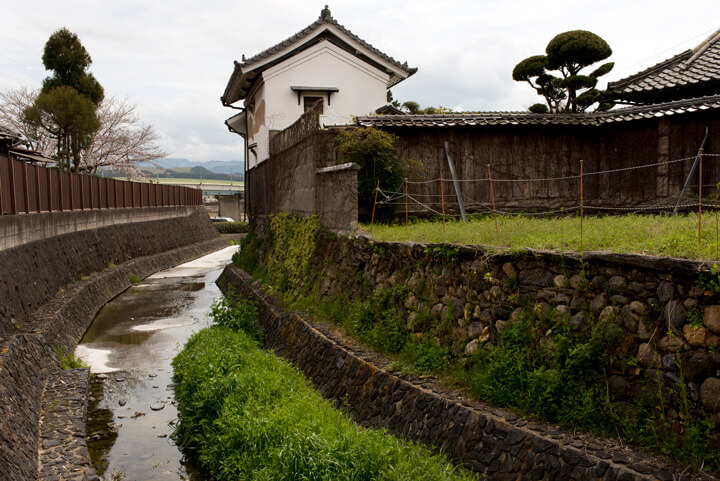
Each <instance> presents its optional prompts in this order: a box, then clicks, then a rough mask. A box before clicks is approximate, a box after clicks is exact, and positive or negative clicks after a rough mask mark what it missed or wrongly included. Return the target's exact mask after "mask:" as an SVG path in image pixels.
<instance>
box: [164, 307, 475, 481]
mask: <svg viewBox="0 0 720 481" xmlns="http://www.w3.org/2000/svg"><path fill="white" fill-rule="evenodd" d="M222 315H225V314H222ZM215 320H216V322H223V321H220V320H219V319H218V318H216V319H215ZM173 367H174V370H175V381H176V382H177V386H176V389H175V396H176V399H177V401H178V410H179V419H180V421H179V424H178V427H177V429H176V431H175V433H174V434H173V438H174V439H175V441H176V442H177V443H178V444H179V445H181V446H184V447H185V449H186V452H187V453H188V454H189V455H191V456H192V457H195V458H197V460H198V461H199V463H200V464H201V465H202V466H203V467H204V468H205V469H206V470H207V471H208V472H209V474H210V475H211V476H212V477H213V478H214V479H223V480H240V479H242V480H246V479H248V480H268V479H274V480H299V479H313V480H337V479H353V480H363V479H368V480H369V479H377V480H382V479H388V480H390V479H392V480H398V479H414V480H421V481H422V480H461V479H462V480H469V479H471V478H470V476H469V475H467V474H465V473H464V472H462V471H460V470H459V469H457V468H454V467H453V466H452V465H451V464H449V463H448V461H447V460H446V459H445V458H444V457H442V456H439V455H433V454H432V453H431V452H430V451H429V450H428V449H427V448H425V447H420V446H414V445H412V444H410V443H407V442H403V441H399V440H397V439H396V438H394V437H392V436H391V435H389V434H388V433H387V432H386V431H384V430H365V429H362V428H361V427H359V426H357V425H356V424H354V423H352V422H351V421H350V420H349V419H347V418H346V417H345V416H344V415H343V414H342V413H341V412H340V411H339V410H337V409H335V408H333V407H332V405H331V404H330V403H329V402H328V401H326V400H324V399H323V398H322V397H321V396H320V395H319V394H318V393H317V392H315V391H314V390H313V389H312V388H311V387H310V385H309V383H308V381H307V380H305V378H304V377H303V376H302V374H301V373H300V372H299V371H298V370H297V369H296V368H294V367H293V366H291V365H290V364H289V363H287V362H285V361H283V360H281V359H279V358H277V357H275V356H274V355H272V354H270V353H267V352H264V351H262V350H260V349H259V348H258V346H257V342H256V341H255V340H254V339H253V338H251V337H250V336H248V335H246V334H245V333H244V332H242V331H233V330H232V329H230V328H228V327H223V326H220V325H217V326H212V327H210V328H207V329H203V330H202V331H200V332H198V333H196V334H195V335H193V336H192V337H191V338H190V340H189V341H188V343H187V344H186V346H185V348H184V349H183V350H182V351H181V352H180V353H179V354H178V355H177V356H176V357H175V359H174V360H173Z"/></svg>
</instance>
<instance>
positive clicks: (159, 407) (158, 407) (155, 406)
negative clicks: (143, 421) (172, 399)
mask: <svg viewBox="0 0 720 481" xmlns="http://www.w3.org/2000/svg"><path fill="white" fill-rule="evenodd" d="M164 408H165V405H164V404H161V403H155V404H152V405H150V409H152V410H153V411H162V410H163V409H164Z"/></svg>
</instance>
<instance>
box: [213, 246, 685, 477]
mask: <svg viewBox="0 0 720 481" xmlns="http://www.w3.org/2000/svg"><path fill="white" fill-rule="evenodd" d="M335 247H340V245H335ZM344 253H345V254H350V253H349V252H347V251H345V252H344ZM350 262H354V260H352V261H350ZM218 285H219V286H220V287H221V289H222V290H223V291H224V292H227V291H228V290H230V289H232V290H233V291H234V292H236V293H240V294H241V295H243V296H245V297H248V298H251V299H253V300H254V301H255V302H256V303H257V305H258V310H259V322H260V325H261V328H262V330H263V332H264V334H265V337H264V339H265V346H266V347H267V348H270V349H273V350H274V351H275V352H276V353H277V354H279V355H281V356H283V357H285V358H287V359H288V360H290V361H292V362H293V363H294V364H295V365H296V366H297V367H298V368H299V369H300V370H302V371H303V372H304V373H305V374H306V375H307V376H308V377H309V378H310V379H311V380H312V382H313V384H314V385H315V386H316V388H317V389H318V390H319V391H320V392H322V393H323V395H324V396H325V397H327V398H330V399H334V400H336V401H337V403H338V404H339V405H342V406H343V407H344V408H345V409H348V410H349V411H350V413H351V414H352V415H353V417H354V418H355V419H356V420H357V421H358V422H360V423H361V424H363V425H365V426H376V427H384V428H387V429H389V430H390V431H391V432H393V433H395V434H396V435H399V436H402V437H405V438H408V439H412V440H415V441H418V442H422V443H425V444H428V445H432V446H436V447H438V448H440V449H442V451H443V452H445V453H446V454H447V455H448V456H450V457H451V458H453V459H456V460H458V461H460V462H462V463H463V464H465V465H466V466H467V467H469V468H471V469H473V470H474V471H475V472H477V473H483V474H484V475H486V476H487V478H488V479H493V480H495V479H497V480H510V479H532V480H568V479H597V480H623V481H630V480H663V481H665V480H667V481H669V480H672V479H690V477H689V476H686V477H685V478H683V477H682V476H680V475H677V476H674V475H673V471H672V467H670V466H667V465H663V463H661V462H659V461H658V460H656V459H653V458H651V457H648V456H642V455H639V454H637V453H633V452H630V451H628V450H626V449H622V448H618V447H614V448H613V447H609V446H608V445H604V444H602V443H599V442H597V441H595V440H592V439H589V438H581V437H573V436H570V435H568V434H567V433H565V432H563V431H562V430H559V429H556V428H553V427H552V426H546V425H541V424H537V423H533V422H528V421H527V420H524V419H522V418H519V417H518V416H516V415H514V414H512V413H510V412H507V411H504V410H502V409H497V408H492V407H491V406H487V405H484V404H482V403H479V402H475V401H471V400H469V399H467V398H463V397H462V396H461V395H459V394H458V393H457V392H455V391H448V390H444V389H442V387H441V386H439V385H438V384H437V383H435V382H434V381H432V380H431V379H427V378H426V377H425V378H412V377H409V376H407V375H403V376H402V377H401V376H399V375H398V374H397V373H395V372H393V371H392V370H391V369H389V366H388V363H387V360H383V359H382V358H380V357H379V356H377V355H376V354H374V353H371V352H368V351H367V350H364V349H363V348H362V347H360V346H358V345H357V344H356V343H353V342H352V341H351V340H348V339H347V338H346V337H342V336H340V335H338V334H336V333H334V332H333V331H332V330H331V329H328V326H326V325H324V324H322V323H319V322H317V321H311V320H308V319H305V318H303V317H301V316H300V315H298V314H297V313H286V312H283V311H282V310H281V309H280V308H278V307H277V306H276V304H275V302H274V301H273V299H272V298H271V297H269V296H268V295H266V294H265V293H263V292H262V290H261V289H260V288H259V287H258V286H257V284H253V283H252V278H251V277H249V276H248V275H247V274H245V273H244V272H243V271H241V270H239V269H237V268H235V267H227V268H226V269H225V271H224V272H223V274H222V275H221V277H220V279H218Z"/></svg>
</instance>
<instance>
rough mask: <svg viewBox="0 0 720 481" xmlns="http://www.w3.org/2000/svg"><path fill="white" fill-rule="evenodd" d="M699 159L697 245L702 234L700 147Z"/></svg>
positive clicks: (701, 157) (701, 156)
mask: <svg viewBox="0 0 720 481" xmlns="http://www.w3.org/2000/svg"><path fill="white" fill-rule="evenodd" d="M699 155H700V161H699V163H698V185H699V186H700V188H699V189H698V192H699V195H698V197H699V200H698V245H700V236H701V235H702V187H703V186H702V183H703V180H702V160H703V149H702V147H701V148H700V154H699Z"/></svg>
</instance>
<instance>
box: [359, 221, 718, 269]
mask: <svg viewBox="0 0 720 481" xmlns="http://www.w3.org/2000/svg"><path fill="white" fill-rule="evenodd" d="M497 221H498V231H497V233H496V231H495V221H494V219H493V217H492V216H484V217H476V218H472V219H471V220H470V221H469V222H468V223H467V224H464V223H462V222H461V221H457V220H452V221H448V222H446V223H445V230H444V231H443V223H442V220H439V219H433V220H421V221H415V222H411V223H410V225H409V226H408V228H407V229H406V228H405V225H404V224H403V225H386V224H375V225H373V226H372V227H370V226H369V225H363V226H362V228H363V229H365V230H367V231H369V232H370V233H371V234H372V235H373V237H375V238H376V239H378V240H382V241H404V240H412V241H415V242H428V243H442V242H446V243H456V244H486V245H490V246H496V247H498V249H499V250H512V251H516V250H520V249H524V248H531V249H543V250H553V251H565V252H566V251H576V252H579V251H581V250H605V251H613V252H622V253H637V254H654V255H661V256H672V257H685V258H689V259H712V260H717V259H718V247H719V244H718V231H717V230H716V228H717V224H716V221H717V219H716V214H715V213H706V214H704V215H703V216H702V237H701V242H700V243H698V237H697V235H698V216H697V214H682V215H677V216H671V215H624V216H604V217H596V216H591V217H585V219H584V221H583V233H582V239H581V236H580V218H579V217H569V216H568V217H557V218H545V217H532V216H499V217H498V219H497Z"/></svg>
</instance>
